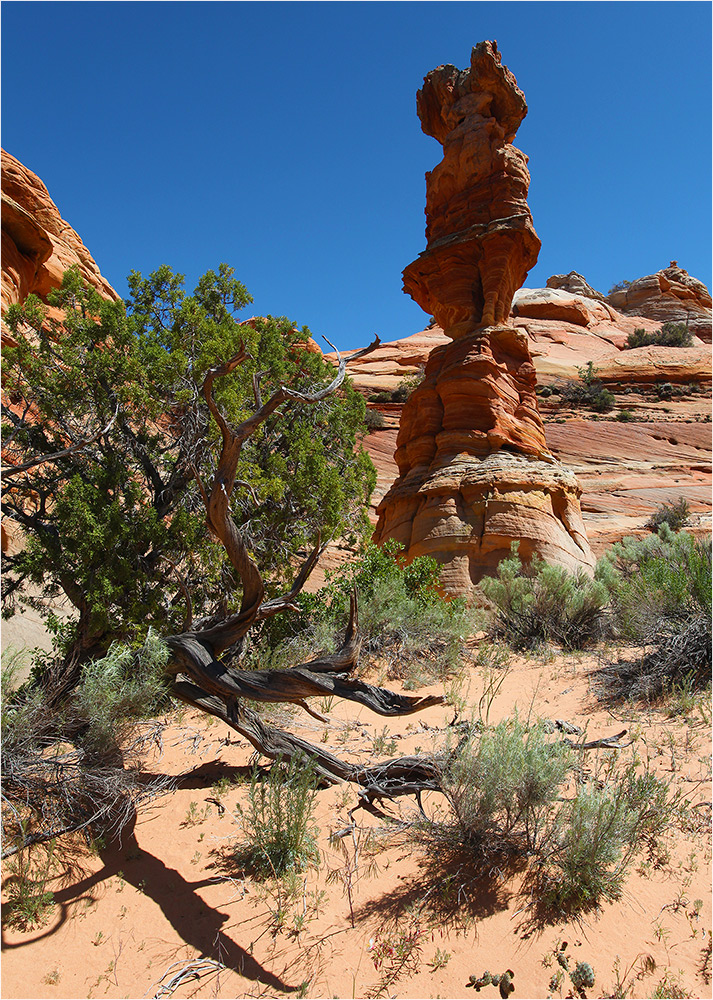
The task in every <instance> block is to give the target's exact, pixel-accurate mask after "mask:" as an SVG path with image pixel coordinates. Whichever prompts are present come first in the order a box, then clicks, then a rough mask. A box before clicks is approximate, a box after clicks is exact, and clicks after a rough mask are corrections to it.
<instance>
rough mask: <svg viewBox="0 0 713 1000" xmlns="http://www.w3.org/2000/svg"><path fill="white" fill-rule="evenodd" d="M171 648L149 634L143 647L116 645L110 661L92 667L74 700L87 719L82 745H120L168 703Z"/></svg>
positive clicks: (95, 748) (93, 747)
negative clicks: (166, 671) (140, 722)
mask: <svg viewBox="0 0 713 1000" xmlns="http://www.w3.org/2000/svg"><path fill="white" fill-rule="evenodd" d="M167 660H168V647H167V646H165V645H164V643H162V642H161V641H160V639H159V638H158V637H157V636H156V634H155V633H154V632H153V631H152V630H151V629H149V631H148V634H147V636H146V639H145V641H144V643H143V645H142V646H140V647H139V648H138V649H136V650H131V649H129V648H128V647H127V646H125V645H121V644H119V643H115V644H113V645H112V646H111V647H110V649H109V652H108V653H107V655H106V656H105V657H103V658H102V659H100V660H94V661H93V662H91V663H88V664H87V665H86V667H85V668H84V671H83V673H82V678H81V681H80V683H79V686H78V687H77V690H76V692H75V696H74V708H75V710H76V711H77V713H78V714H79V715H80V716H81V717H82V718H84V719H86V720H87V729H86V731H85V733H84V735H83V736H82V739H81V742H82V744H83V745H84V746H85V747H86V748H91V750H92V751H93V752H95V753H96V752H97V751H99V752H101V751H102V750H103V749H104V748H106V747H109V746H112V745H117V744H119V745H120V744H121V743H122V742H123V741H124V739H125V738H126V731H127V727H128V728H131V727H133V724H134V722H135V720H137V719H145V718H150V717H151V716H153V715H155V714H156V713H157V712H158V711H159V710H160V709H161V707H164V708H165V707H166V706H167V705H168V703H169V696H168V693H167V683H166V679H165V676H164V673H163V671H164V667H165V666H166V662H167Z"/></svg>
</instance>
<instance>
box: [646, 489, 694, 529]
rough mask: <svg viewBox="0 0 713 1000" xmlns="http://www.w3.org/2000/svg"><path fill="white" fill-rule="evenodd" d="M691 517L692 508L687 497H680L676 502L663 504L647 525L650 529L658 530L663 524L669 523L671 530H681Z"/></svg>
mask: <svg viewBox="0 0 713 1000" xmlns="http://www.w3.org/2000/svg"><path fill="white" fill-rule="evenodd" d="M690 519H691V508H690V507H689V506H688V501H687V500H686V498H685V497H679V499H678V500H677V501H676V502H675V503H664V504H661V505H660V506H659V507H658V509H657V510H656V512H655V513H654V514H652V515H651V517H650V518H649V519H648V521H647V522H646V525H645V526H646V527H647V528H648V529H649V531H656V532H658V530H659V529H660V527H661V525H662V524H667V525H668V526H669V528H670V529H671V531H680V530H681V528H685V526H686V525H687V524H688V522H689V521H690Z"/></svg>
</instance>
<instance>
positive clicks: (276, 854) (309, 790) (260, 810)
mask: <svg viewBox="0 0 713 1000" xmlns="http://www.w3.org/2000/svg"><path fill="white" fill-rule="evenodd" d="M316 797H317V791H316V787H315V775H314V767H313V766H312V765H311V764H310V762H309V761H307V760H302V759H297V758H293V759H292V760H291V761H290V762H289V763H288V764H284V763H283V762H282V761H281V760H278V761H277V762H276V763H275V764H273V766H272V768H271V769H270V772H269V774H268V776H267V777H266V778H264V777H263V776H262V775H261V773H260V771H259V770H258V769H257V768H255V769H254V770H253V773H252V777H251V780H250V786H249V788H248V799H247V803H246V805H245V807H243V806H240V805H239V806H238V819H239V821H240V823H241V825H242V828H243V834H244V836H245V842H244V843H242V844H240V845H239V847H238V848H237V850H236V852H235V859H236V861H237V862H238V864H239V865H240V866H241V867H244V868H246V869H249V870H250V871H252V872H253V873H254V874H256V875H258V876H260V877H263V878H269V877H270V876H271V875H272V876H275V877H279V876H281V875H284V874H285V873H286V872H290V871H302V870H303V869H304V868H306V867H307V866H309V865H312V864H315V863H317V862H318V860H319V851H318V850H317V844H316V839H315V838H316V836H317V832H318V831H317V829H316V828H315V827H314V825H313V822H312V813H313V811H314V804H315V800H316Z"/></svg>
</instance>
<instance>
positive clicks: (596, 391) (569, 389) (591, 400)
mask: <svg viewBox="0 0 713 1000" xmlns="http://www.w3.org/2000/svg"><path fill="white" fill-rule="evenodd" d="M577 374H578V375H579V379H580V380H579V382H565V383H564V385H562V386H560V388H559V394H560V398H561V400H562V402H563V403H564V404H565V406H570V407H585V408H588V409H591V410H594V411H595V412H597V413H609V412H610V411H611V410H613V409H614V406H615V404H616V400H615V398H614V395H613V394H612V393H611V392H609V390H608V389H605V388H604V386H603V385H602V383H601V382H600V380H599V379H598V378H597V369H596V368H595V367H594V362H593V361H588V362H587V364H586V365H584V366H583V367H581V368H577Z"/></svg>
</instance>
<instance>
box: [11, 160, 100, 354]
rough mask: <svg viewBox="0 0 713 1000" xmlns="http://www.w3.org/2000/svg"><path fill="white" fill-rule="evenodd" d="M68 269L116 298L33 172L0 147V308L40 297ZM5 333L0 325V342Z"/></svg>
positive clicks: (56, 282)
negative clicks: (0, 174)
mask: <svg viewBox="0 0 713 1000" xmlns="http://www.w3.org/2000/svg"><path fill="white" fill-rule="evenodd" d="M68 267H78V268H79V271H80V273H81V275H82V277H83V278H84V280H85V281H86V282H88V284H90V285H93V286H94V288H96V290H97V291H98V292H99V294H100V295H101V296H103V297H104V298H106V299H117V298H118V297H119V296H118V295H117V294H116V292H115V291H114V289H113V288H112V287H111V285H110V284H109V283H108V281H106V279H105V278H103V277H102V275H101V272H100V271H99V268H98V267H97V265H96V263H95V261H94V258H93V257H92V255H91V254H90V253H89V251H88V250H87V248H86V247H85V246H84V243H82V241H81V239H80V238H79V236H78V235H77V234H76V233H75V231H74V230H73V229H72V227H71V226H70V225H69V223H67V222H65V221H64V219H63V218H62V216H61V215H60V214H59V210H58V209H57V206H56V205H55V203H54V202H53V201H52V199H51V198H50V195H49V192H48V190H47V188H46V187H45V185H44V184H43V183H42V181H41V180H40V179H39V177H38V176H37V174H33V173H32V171H31V170H28V169H27V167H25V166H23V165H22V164H21V163H20V162H19V160H16V159H15V157H14V156H11V155H10V154H9V153H6V152H5V150H2V305H3V309H5V308H7V306H9V305H12V304H13V303H16V302H24V301H25V299H26V298H27V296H28V295H29V294H30V293H34V294H35V295H38V296H39V297H40V298H41V299H42V300H44V301H46V300H47V294H48V292H49V291H50V289H51V288H57V287H59V286H60V285H61V283H62V275H63V274H64V272H65V271H66V270H67V268H68ZM8 336H9V335H8V333H7V331H6V330H5V328H3V343H6V341H7V338H8Z"/></svg>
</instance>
